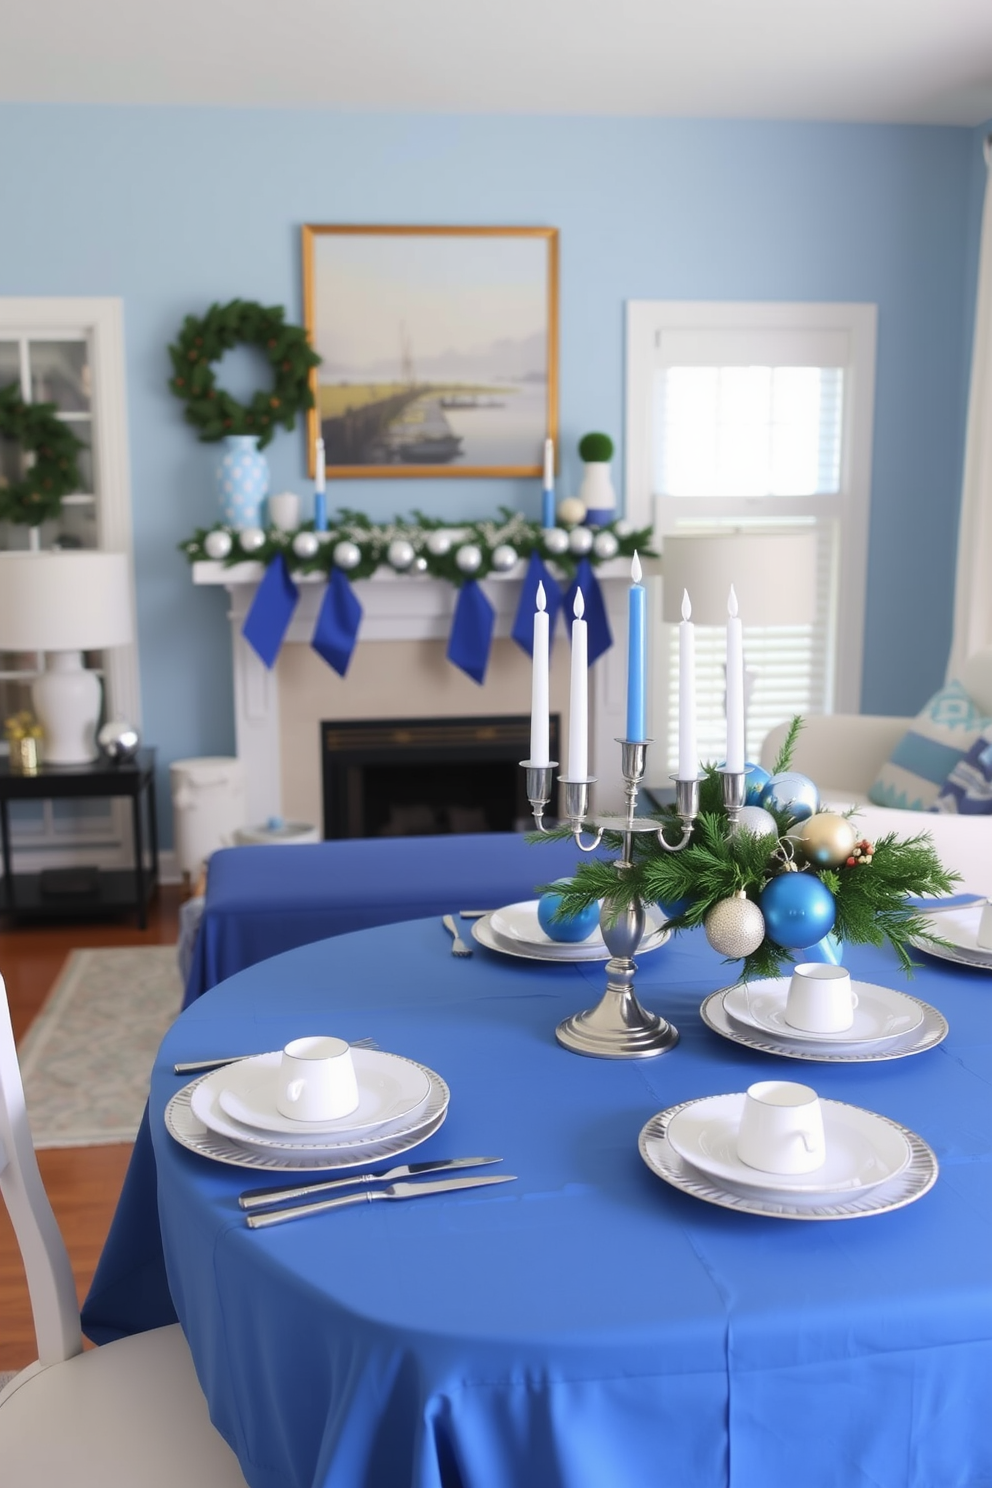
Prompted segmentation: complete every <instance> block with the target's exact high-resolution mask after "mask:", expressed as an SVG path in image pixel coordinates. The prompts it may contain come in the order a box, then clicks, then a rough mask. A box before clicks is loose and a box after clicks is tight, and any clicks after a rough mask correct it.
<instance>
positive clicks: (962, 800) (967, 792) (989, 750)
mask: <svg viewBox="0 0 992 1488" xmlns="http://www.w3.org/2000/svg"><path fill="white" fill-rule="evenodd" d="M930 810H931V811H946V812H959V813H960V814H961V815H962V816H992V733H990V734H979V736H978V738H977V739H976V740H975V742H974V744H972V746H971V748H970V749H969V750H968V753H967V754H966V755H965V756H964V759H960V760H958V762H957V764H956V765H955V766H954V769H953V770H952V771H951V773H950V774H949V775H948V777H947V779H946V780H945V781H944V784H943V788H942V789H941V792H940V795H939V796H938V797H937V799H936V801H935V802H934V804H933V805H932V806H931V807H930Z"/></svg>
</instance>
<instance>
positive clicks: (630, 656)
mask: <svg viewBox="0 0 992 1488" xmlns="http://www.w3.org/2000/svg"><path fill="white" fill-rule="evenodd" d="M630 576H631V578H632V580H633V583H632V584H631V586H630V590H629V591H628V596H627V738H628V739H629V740H631V741H632V742H634V743H643V741H644V738H645V737H646V731H645V725H644V693H645V686H646V683H647V666H646V660H645V643H646V625H647V591H646V590H645V588H644V585H643V584H642V583H641V581H640V580H641V561H640V559H639V558H638V556H637V554H636V553H635V554H634V557H633V560H632V561H631V565H630Z"/></svg>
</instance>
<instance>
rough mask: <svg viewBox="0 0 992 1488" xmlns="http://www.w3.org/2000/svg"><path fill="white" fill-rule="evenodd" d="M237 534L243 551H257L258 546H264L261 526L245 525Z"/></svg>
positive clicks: (263, 534)
mask: <svg viewBox="0 0 992 1488" xmlns="http://www.w3.org/2000/svg"><path fill="white" fill-rule="evenodd" d="M239 536H240V538H241V551H242V552H243V553H257V552H258V550H259V548H264V547H265V533H264V532H263V531H262V529H261V527H245V528H244V530H243V531H242V532H241V533H240V534H239Z"/></svg>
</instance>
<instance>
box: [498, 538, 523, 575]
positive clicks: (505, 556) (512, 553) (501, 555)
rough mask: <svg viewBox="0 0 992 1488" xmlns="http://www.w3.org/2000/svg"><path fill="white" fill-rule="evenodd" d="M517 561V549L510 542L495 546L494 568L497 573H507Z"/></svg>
mask: <svg viewBox="0 0 992 1488" xmlns="http://www.w3.org/2000/svg"><path fill="white" fill-rule="evenodd" d="M516 561H517V550H516V548H511V547H510V544H509V543H500V544H499V546H498V547H495V548H493V568H494V569H495V570H496V572H497V573H506V571H507V569H510V568H512V567H513V565H514V564H515V563H516Z"/></svg>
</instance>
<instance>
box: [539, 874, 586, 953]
mask: <svg viewBox="0 0 992 1488" xmlns="http://www.w3.org/2000/svg"><path fill="white" fill-rule="evenodd" d="M556 882H558V883H567V882H568V880H567V879H557V880H556ZM560 904H561V895H560V894H542V895H541V897H540V899H539V900H538V901H537V918H538V922H539V924H540V926H541V929H542V930H543V931H544V933H545V935H546V936H547V937H548V939H549V940H558V941H561V942H562V944H564V945H574V944H576V943H577V942H578V941H580V940H588V939H589V937H590V935H591V934H592V932H593V931H594V930H595V928H596V926H597V925H598V924H599V905H598V904H590V905H589V907H588V909H583V910H580V912H579V913H578V914H577V915H573V916H572V918H571V919H568V920H555V919H554V918H553V916H554V915H555V914H557V912H558V907H559V905H560Z"/></svg>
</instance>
